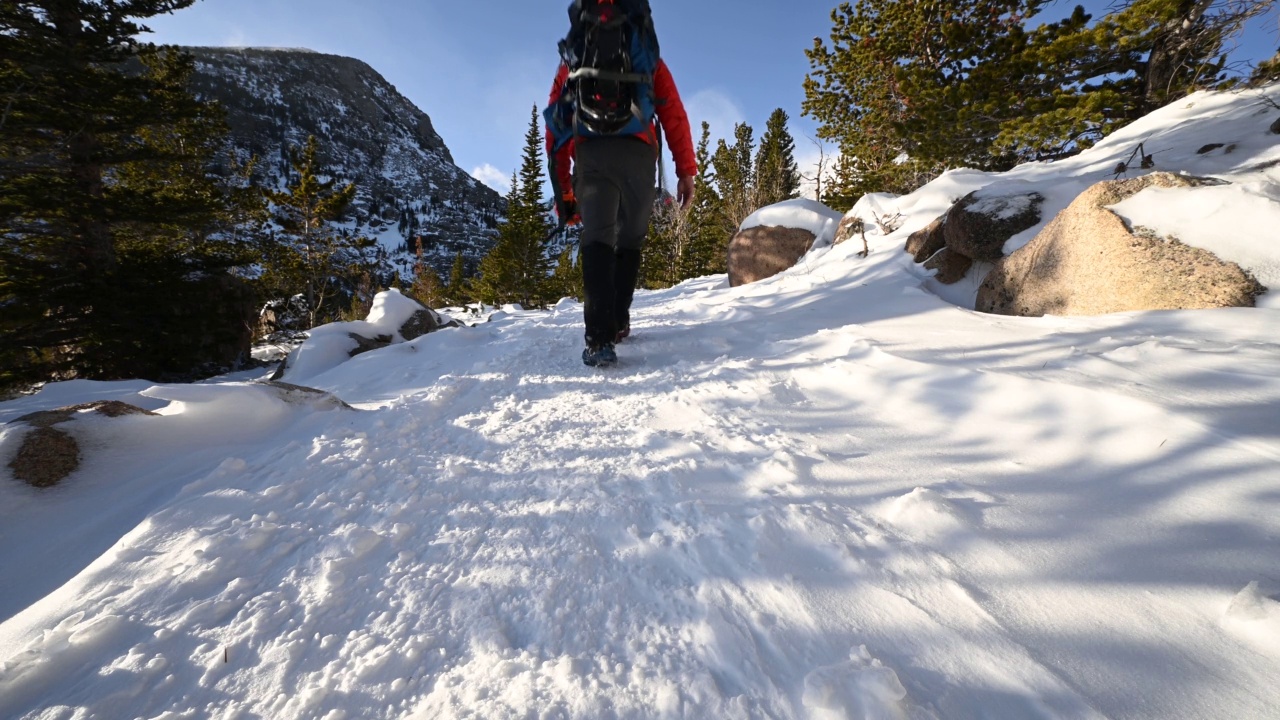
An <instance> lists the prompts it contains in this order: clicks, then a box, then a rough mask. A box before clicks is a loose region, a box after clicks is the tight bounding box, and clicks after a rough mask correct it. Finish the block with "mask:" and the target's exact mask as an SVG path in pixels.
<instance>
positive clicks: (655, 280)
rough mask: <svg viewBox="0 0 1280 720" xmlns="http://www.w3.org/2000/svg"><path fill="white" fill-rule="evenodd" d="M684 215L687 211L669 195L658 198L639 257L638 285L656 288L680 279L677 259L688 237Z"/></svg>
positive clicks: (667, 286)
mask: <svg viewBox="0 0 1280 720" xmlns="http://www.w3.org/2000/svg"><path fill="white" fill-rule="evenodd" d="M688 219H689V213H688V212H686V211H685V210H684V209H683V208H681V207H680V206H679V205H677V204H676V203H675V202H674V201H673V199H672V198H671V197H670V196H667V197H661V198H658V200H657V202H656V203H655V204H654V209H653V218H652V220H651V221H650V222H649V234H648V237H647V238H646V239H645V246H644V254H643V255H642V256H641V259H640V277H639V281H638V285H639V286H640V287H643V288H648V289H650V290H660V289H662V288H669V287H671V286H672V285H675V284H677V283H679V282H680V281H681V280H682V279H683V278H682V277H681V274H680V261H681V258H682V256H683V255H684V251H685V246H686V243H688V240H689V233H688V231H687V223H688Z"/></svg>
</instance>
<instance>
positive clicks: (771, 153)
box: [755, 108, 800, 207]
mask: <svg viewBox="0 0 1280 720" xmlns="http://www.w3.org/2000/svg"><path fill="white" fill-rule="evenodd" d="M788 120H790V118H789V117H787V113H786V111H785V110H783V109H782V108H778V109H776V110H774V111H773V114H771V115H770V116H769V122H768V124H766V125H765V131H764V137H762V138H760V150H759V151H758V152H757V153H756V202H755V204H756V206H757V207H767V206H769V205H773V204H775V203H780V202H782V201H784V200H792V199H794V198H798V197H800V168H799V167H798V166H797V165H796V157H795V153H796V141H795V138H793V137H791V131H790V130H788V129H787V121H788Z"/></svg>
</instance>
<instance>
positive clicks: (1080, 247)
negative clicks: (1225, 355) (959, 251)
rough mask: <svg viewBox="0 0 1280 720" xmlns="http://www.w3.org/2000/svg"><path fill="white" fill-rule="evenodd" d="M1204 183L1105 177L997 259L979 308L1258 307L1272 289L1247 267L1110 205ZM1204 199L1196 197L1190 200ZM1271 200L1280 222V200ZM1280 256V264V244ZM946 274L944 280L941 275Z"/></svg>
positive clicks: (1090, 311) (1078, 311)
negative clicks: (1147, 227) (1134, 222)
mask: <svg viewBox="0 0 1280 720" xmlns="http://www.w3.org/2000/svg"><path fill="white" fill-rule="evenodd" d="M1204 184H1205V183H1204V182H1203V181H1197V180H1195V179H1193V178H1188V177H1185V176H1181V175H1173V174H1170V173H1153V174H1151V175H1146V176H1143V177H1140V178H1135V179H1133V180H1117V181H1107V182H1102V183H1099V184H1098V185H1096V186H1094V187H1092V188H1090V189H1089V190H1087V191H1085V193H1084V194H1082V195H1080V197H1078V198H1077V199H1076V200H1075V202H1073V203H1072V204H1071V206H1070V207H1068V208H1067V209H1066V210H1063V211H1062V212H1061V213H1059V214H1058V216H1057V217H1056V218H1054V220H1053V222H1051V223H1049V225H1048V226H1047V227H1045V229H1044V230H1042V231H1040V233H1039V234H1038V235H1037V236H1036V238H1035V239H1034V240H1032V241H1031V242H1030V243H1028V244H1027V245H1025V246H1023V247H1022V248H1021V249H1019V250H1018V251H1017V252H1015V253H1014V254H1012V255H1010V256H1009V257H1007V258H1005V259H1003V260H1001V261H1000V262H998V263H996V266H995V269H994V270H992V271H991V273H990V274H989V275H987V278H986V280H985V281H983V283H982V287H981V288H979V290H978V298H977V303H976V307H977V309H978V310H981V311H983V312H991V313H998V314H1001V315H1031V316H1038V315H1099V314H1103V313H1113V312H1123V311H1128V310H1185V309H1195V308H1221V307H1253V305H1254V299H1255V298H1256V297H1257V296H1258V295H1261V294H1262V293H1263V292H1264V291H1265V288H1264V287H1263V286H1262V285H1259V284H1258V282H1257V280H1255V279H1254V278H1253V277H1252V276H1251V275H1249V274H1248V273H1246V272H1245V271H1243V270H1241V269H1240V266H1239V265H1236V264H1235V263H1232V262H1225V261H1224V260H1222V259H1220V258H1218V257H1217V256H1215V255H1214V254H1213V253H1211V252H1209V251H1207V250H1202V249H1199V248H1196V247H1191V246H1189V245H1184V244H1183V243H1181V242H1179V241H1178V240H1177V239H1176V238H1168V239H1166V238H1163V237H1160V236H1158V235H1154V234H1153V233H1151V232H1149V231H1146V232H1144V231H1143V230H1142V229H1141V228H1131V227H1130V226H1129V225H1128V224H1126V223H1125V222H1124V221H1123V219H1122V218H1120V217H1119V216H1118V215H1117V214H1116V212H1115V211H1113V210H1112V209H1111V208H1113V207H1116V206H1121V207H1124V206H1125V203H1127V202H1129V199H1131V198H1133V197H1134V196H1135V195H1138V194H1139V193H1145V192H1146V191H1147V190H1148V189H1155V188H1185V189H1188V190H1189V189H1191V188H1193V187H1195V186H1203V185H1204ZM1197 189H1199V190H1201V191H1208V190H1213V189H1214V188H1204V187H1200V188H1197ZM1179 197H1187V196H1185V195H1180V196H1179ZM1196 199H1197V198H1195V196H1194V194H1192V195H1191V196H1190V199H1189V200H1187V202H1192V203H1194V202H1195V200H1196ZM1273 204H1274V205H1275V206H1276V209H1277V211H1278V212H1277V218H1276V221H1277V222H1280V203H1273ZM1131 207H1132V206H1131ZM1166 227H1169V226H1168V225H1166ZM1210 246H1213V244H1212V243H1210ZM1259 254H1262V255H1264V256H1265V250H1264V251H1263V253H1259ZM1273 254H1274V257H1275V258H1276V260H1277V261H1280V247H1278V248H1276V249H1275V250H1274V251H1273ZM1277 268H1280V262H1278V263H1277ZM939 280H940V281H944V280H942V278H941V274H940V276H939Z"/></svg>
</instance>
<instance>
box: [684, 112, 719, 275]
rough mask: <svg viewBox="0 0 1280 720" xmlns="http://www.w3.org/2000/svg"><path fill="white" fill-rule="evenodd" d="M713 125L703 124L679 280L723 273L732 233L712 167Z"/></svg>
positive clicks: (685, 223)
mask: <svg viewBox="0 0 1280 720" xmlns="http://www.w3.org/2000/svg"><path fill="white" fill-rule="evenodd" d="M710 143H711V126H710V125H708V124H707V123H706V122H705V121H704V122H703V123H702V137H701V139H700V140H699V141H698V149H697V161H698V174H697V176H696V177H695V178H694V188H695V190H694V201H693V204H692V205H691V206H689V209H688V210H687V211H686V212H687V213H688V217H687V218H685V222H684V229H683V230H684V239H683V241H682V242H681V245H682V248H681V253H680V273H679V279H681V280H685V279H688V278H695V277H702V276H704V275H714V274H715V273H721V272H724V271H725V269H726V264H727V260H728V251H729V240H730V239H731V238H732V234H731V233H728V232H726V230H725V225H726V223H725V212H724V203H723V201H722V200H721V198H720V194H719V193H718V192H716V190H715V186H714V183H715V180H716V178H715V175H714V174H713V170H712V167H711V153H710V150H709V145H710Z"/></svg>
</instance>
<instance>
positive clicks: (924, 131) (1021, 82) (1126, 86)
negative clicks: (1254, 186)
mask: <svg viewBox="0 0 1280 720" xmlns="http://www.w3.org/2000/svg"><path fill="white" fill-rule="evenodd" d="M1045 5H1046V3H1045V2H1044V1H1043V0H960V1H957V2H950V3H921V2H915V1H914V0H859V2H857V3H856V4H853V5H851V4H850V3H844V4H842V5H840V7H839V8H837V9H836V10H835V11H834V12H833V13H832V23H833V28H832V32H831V35H830V41H831V44H830V46H828V45H826V44H824V43H823V42H822V41H821V40H820V39H816V40H815V41H814V46H813V48H812V49H810V50H809V51H807V54H808V57H809V62H810V67H811V72H810V75H809V77H807V78H806V80H805V101H804V112H805V114H807V115H809V116H811V117H813V118H815V119H817V120H818V121H819V122H820V123H821V127H820V129H819V136H820V137H822V138H824V139H827V140H833V141H835V142H836V143H837V144H838V145H839V147H840V150H841V154H842V158H841V161H840V166H839V170H840V171H841V172H840V177H839V178H838V180H837V183H836V187H833V188H831V190H832V192H833V194H837V195H852V196H854V197H856V196H857V195H861V194H862V193H864V192H871V191H879V190H885V191H893V192H899V193H901V192H909V191H911V190H913V189H915V188H916V187H919V185H920V184H922V183H923V182H925V181H927V180H928V179H930V178H932V177H934V176H936V174H937V173H938V172H940V171H941V170H944V169H946V168H947V167H955V166H959V165H966V166H970V167H976V168H980V169H985V170H1003V169H1007V168H1009V167H1012V166H1013V165H1014V164H1016V163H1018V162H1022V161H1025V160H1028V159H1039V158H1049V157H1056V156H1059V155H1061V154H1064V153H1071V152H1076V151H1079V150H1080V149H1083V148H1084V147H1088V146H1089V145H1090V144H1092V143H1094V142H1096V141H1097V140H1098V139H1100V138H1102V137H1105V136H1106V135H1107V134H1109V133H1111V132H1113V131H1114V130H1116V129H1118V128H1120V127H1123V126H1124V125H1126V124H1128V123H1129V122H1132V121H1133V120H1134V119H1136V118H1138V117H1141V116H1143V115H1145V114H1147V113H1149V112H1151V111H1152V110H1154V109H1156V108H1158V107H1160V106H1162V105H1164V104H1166V103H1168V102H1171V101H1173V100H1175V99H1177V98H1179V97H1182V96H1183V95H1185V94H1186V93H1188V92H1190V91H1191V90H1194V89H1197V88H1199V87H1212V86H1217V85H1219V84H1220V83H1221V82H1222V81H1223V80H1225V79H1226V77H1225V75H1224V74H1223V69H1224V66H1223V59H1222V48H1223V44H1224V41H1225V40H1226V39H1227V38H1229V37H1232V36H1233V35H1235V34H1237V33H1238V32H1240V30H1241V28H1242V27H1243V24H1244V22H1245V21H1247V20H1248V19H1249V18H1251V17H1254V16H1256V15H1257V14H1259V13H1261V12H1264V11H1265V10H1266V9H1268V8H1270V7H1271V6H1272V2H1271V0H1232V1H1231V2H1225V1H1215V0H1128V2H1123V3H1120V4H1118V6H1117V9H1116V10H1115V11H1114V12H1112V13H1110V14H1108V15H1106V16H1105V17H1103V18H1102V19H1101V20H1099V21H1098V22H1096V23H1095V22H1092V18H1091V17H1090V16H1089V15H1087V14H1086V13H1085V12H1084V10H1083V9H1081V8H1077V9H1076V12H1075V13H1073V14H1072V15H1071V16H1070V17H1068V18H1066V19H1064V20H1062V21H1061V22H1058V23H1051V24H1044V25H1041V26H1039V27H1036V28H1034V29H1031V30H1028V29H1027V27H1026V22H1027V19H1028V18H1030V17H1032V16H1034V15H1035V14H1036V13H1038V12H1039V11H1040V9H1041V8H1042V7H1044V6H1045Z"/></svg>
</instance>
